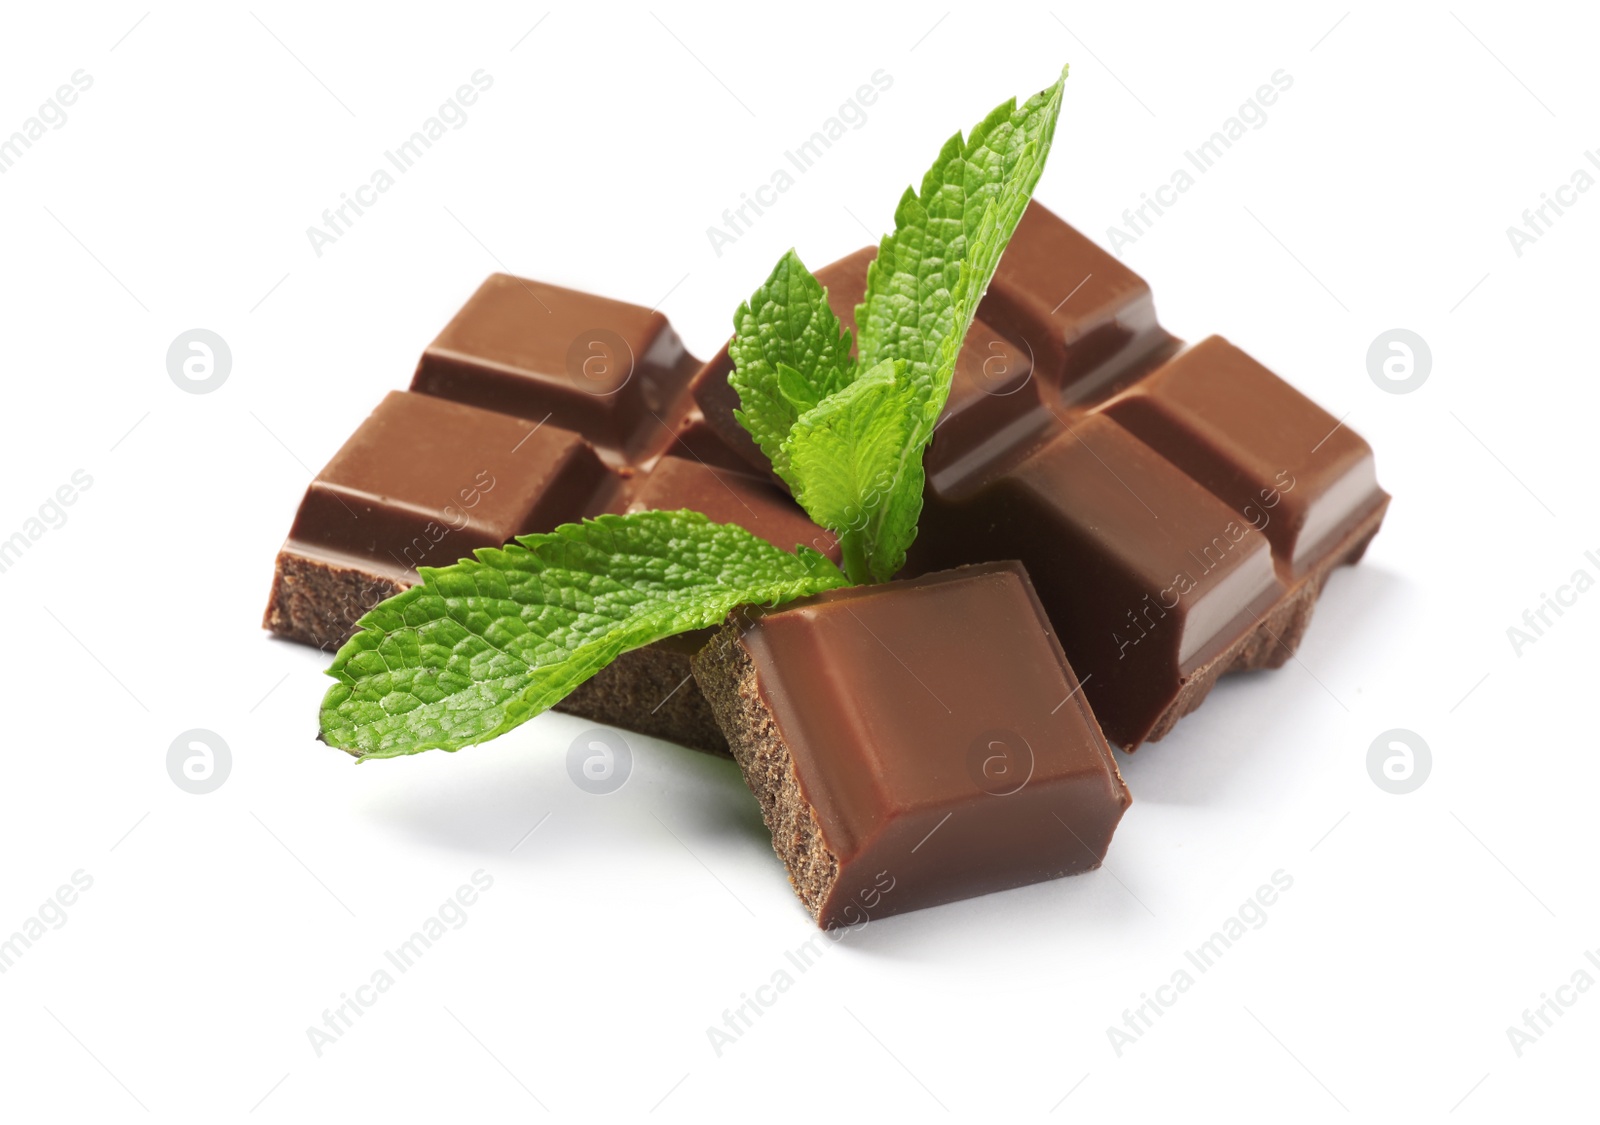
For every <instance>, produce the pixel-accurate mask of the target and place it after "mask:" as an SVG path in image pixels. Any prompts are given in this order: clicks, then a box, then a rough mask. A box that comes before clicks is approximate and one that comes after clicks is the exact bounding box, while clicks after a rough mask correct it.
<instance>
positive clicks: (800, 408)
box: [728, 250, 853, 487]
mask: <svg viewBox="0 0 1600 1125" xmlns="http://www.w3.org/2000/svg"><path fill="white" fill-rule="evenodd" d="M733 323H734V337H733V341H732V342H731V343H730V344H729V345H728V355H729V357H730V358H731V359H732V360H733V363H734V370H733V373H732V374H731V375H729V376H728V382H729V383H731V384H732V385H733V388H734V389H735V390H736V391H738V392H739V403H740V406H741V407H742V409H741V410H737V411H735V412H734V417H736V418H737V419H738V420H739V423H740V424H741V425H743V426H744V428H745V429H746V430H748V431H749V432H750V436H751V437H753V438H755V439H756V444H757V445H759V446H760V447H761V451H762V452H763V453H765V454H766V455H767V459H768V460H769V461H771V462H772V467H773V469H774V470H775V471H776V472H777V473H778V475H779V476H784V475H785V472H786V469H787V460H786V458H785V455H784V453H783V439H784V438H785V437H787V436H788V434H789V430H790V429H791V428H792V427H793V426H794V423H795V419H797V418H798V417H799V416H800V415H801V414H803V413H804V412H805V411H807V410H809V409H810V408H811V407H813V406H815V405H816V404H817V403H818V402H820V401H822V399H824V398H826V397H827V396H828V395H830V394H832V393H833V392H834V391H836V390H838V389H839V388H840V387H842V386H844V385H845V384H846V383H848V382H849V381H850V377H851V375H852V373H853V372H852V364H851V360H850V347H851V340H850V333H849V332H847V331H845V329H844V328H843V327H842V326H841V325H840V324H839V318H838V317H836V316H834V315H833V310H832V309H830V308H829V307H828V296H827V292H826V291H825V290H824V289H823V288H822V285H821V283H820V282H818V281H817V279H816V278H815V277H814V276H812V273H811V271H810V270H808V269H806V267H805V263H804V262H802V261H801V260H800V256H799V255H798V254H796V253H795V252H794V251H793V250H790V251H789V252H788V253H787V254H785V255H784V256H783V257H782V258H780V259H779V260H778V264H777V266H775V267H774V268H773V270H772V274H771V276H769V277H768V278H767V280H766V282H765V283H763V284H762V286H761V288H759V289H757V290H756V291H755V293H753V294H752V295H751V297H750V300H749V301H747V302H745V303H744V304H742V305H740V306H739V311H738V312H737V313H735V314H734V321H733ZM791 487H792V482H791Z"/></svg>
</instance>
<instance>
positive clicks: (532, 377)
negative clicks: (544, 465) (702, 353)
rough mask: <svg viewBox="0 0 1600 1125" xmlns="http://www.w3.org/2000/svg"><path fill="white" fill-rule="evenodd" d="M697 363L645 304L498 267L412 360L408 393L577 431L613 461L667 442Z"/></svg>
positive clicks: (647, 455) (645, 454)
mask: <svg viewBox="0 0 1600 1125" xmlns="http://www.w3.org/2000/svg"><path fill="white" fill-rule="evenodd" d="M699 367H700V363H699V361H698V360H696V359H695V358H694V357H693V356H691V355H690V354H689V353H688V352H686V351H685V350H684V348H683V342H682V341H681V340H679V339H678V334H677V333H676V332H674V331H673V330H672V326H671V325H670V324H668V323H667V318H666V317H664V316H662V315H661V314H660V313H658V312H653V311H651V310H650V309H645V308H640V307H639V306H638V305H629V304H625V303H623V302H621V301H612V300H608V299H606V298H604V297H595V296H591V295H590V294H587V293H579V292H575V291H574V290H571V289H563V288H561V287H560V286H556V285H545V284H543V283H541V282H537V281H527V280H525V279H523V278H518V277H511V276H509V275H507V274H503V273H497V274H495V275H493V276H492V277H490V278H489V280H487V281H485V282H484V283H483V284H482V285H481V286H479V287H478V291H477V292H476V293H474V294H473V295H472V298H471V299H470V300H469V301H468V302H467V303H466V305H465V306H463V307H462V309H461V311H460V312H458V313H457V314H456V315H455V319H453V320H452V321H451V322H450V323H449V324H448V325H447V326H446V327H445V330H444V331H443V332H441V333H439V337H438V339H436V340H434V342H433V343H432V344H430V345H428V349H427V351H425V352H423V353H422V361H421V362H420V363H419V364H418V365H417V373H416V376H415V377H414V378H413V379H412V381H411V389H412V390H414V391H420V392H422V393H424V394H430V395H438V396H439V397H441V398H448V399H454V400H456V401H457V402H466V403H471V404H472V405H474V406H481V407H484V408H486V409H489V410H497V411H500V412H501V413H504V414H513V415H516V416H517V417H520V418H529V419H532V420H533V421H535V422H540V421H549V422H550V423H552V424H554V425H556V426H560V427H563V428H565V429H569V430H574V431H576V432H578V433H581V434H582V435H583V436H584V437H585V438H587V439H588V440H589V441H590V442H591V443H592V444H593V445H594V446H595V447H596V449H597V450H599V452H600V453H601V455H602V456H603V457H604V458H605V459H606V460H607V461H609V462H611V463H614V464H622V463H638V462H648V461H650V460H651V459H653V458H654V457H656V456H659V455H660V453H661V451H662V450H664V449H665V448H666V447H667V446H668V445H669V444H671V442H672V440H673V437H674V431H673V430H672V428H671V423H670V421H669V419H668V415H669V413H670V412H671V411H672V409H673V407H674V405H675V404H676V403H677V401H678V400H679V398H680V397H681V392H682V390H683V389H684V387H685V385H686V384H687V382H688V380H689V377H690V376H691V375H693V374H694V372H695V371H696V370H697V369H698V368H699Z"/></svg>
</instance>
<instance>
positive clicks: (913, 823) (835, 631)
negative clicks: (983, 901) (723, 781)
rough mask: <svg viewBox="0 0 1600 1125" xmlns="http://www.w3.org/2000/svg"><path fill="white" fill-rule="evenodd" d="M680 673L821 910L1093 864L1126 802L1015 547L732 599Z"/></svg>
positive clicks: (1011, 881) (860, 910)
mask: <svg viewBox="0 0 1600 1125" xmlns="http://www.w3.org/2000/svg"><path fill="white" fill-rule="evenodd" d="M694 672H695V678H696V679H697V680H698V681H699V684H700V688H701V690H702V691H703V692H704V693H705V695H706V698H707V699H708V700H710V703H711V708H712V710H713V711H714V712H715V714H716V716H717V720H718V722H719V723H720V724H721V726H722V730H723V731H724V733H726V734H727V736H728V740H729V742H730V743H731V744H732V749H733V755H734V758H735V759H736V760H737V761H738V763H739V768H740V770H741V771H742V772H743V774H744V777H745V781H746V782H748V783H749V785H750V788H751V790H752V791H753V792H754V793H755V795H756V798H757V799H758V801H759V802H760V804H761V812H762V816H763V817H764V818H765V820H766V824H767V828H768V829H769V830H770V831H771V833H772V844H773V848H774V849H775V850H776V851H777V853H778V856H779V858H780V859H782V860H783V863H784V865H785V867H787V868H788V871H789V880H790V882H791V883H792V884H793V885H794V888H795V891H796V893H797V894H798V895H799V896H800V900H801V902H802V903H804V905H805V907H806V909H807V910H809V911H810V912H811V915H812V917H814V918H815V919H816V920H817V923H818V924H819V925H821V926H823V927H835V926H849V925H857V924H860V923H863V922H865V921H868V920H870V919H873V918H879V917H883V916H885V915H889V914H899V913H902V912H904V911H908V910H916V909H919V908H921V907H925V906H934V905H937V904H939V903H943V902H951V901H954V900H956V899H961V898H969V897H972V896H975V895H980V894H986V893H988V892H990V891H998V890H1005V889H1007V888H1010V887H1016V886H1022V885H1024V884H1026V883H1034V882H1038V881H1040V880H1044V879H1054V878H1057V877H1060V876H1063V875H1072V874H1076V873H1078V872H1080V871H1087V870H1089V869H1091V868H1094V867H1098V866H1100V863H1101V861H1102V860H1104V858H1105V854H1106V849H1107V847H1108V846H1109V845H1110V842H1111V835H1112V833H1113V831H1115V829H1116V826H1117V822H1118V821H1119V820H1121V818H1122V814H1123V812H1124V811H1125V810H1126V809H1127V807H1128V804H1129V800H1130V798H1129V796H1128V790H1127V787H1126V786H1125V785H1124V784H1123V782H1122V777H1121V775H1120V774H1119V773H1118V772H1117V766H1116V763H1115V762H1114V761H1113V760H1112V754H1111V748H1110V747H1109V746H1108V745H1107V743H1106V740H1105V738H1104V737H1103V736H1102V735H1101V732H1100V728H1099V727H1098V726H1097V725H1096V723H1095V719H1094V716H1093V714H1092V713H1091V712H1090V710H1089V708H1088V706H1087V705H1086V704H1085V702H1084V699H1083V693H1082V691H1081V690H1080V686H1081V685H1080V684H1079V682H1078V680H1077V678H1076V677H1075V676H1074V675H1073V671H1072V668H1071V667H1070V666H1069V665H1068V664H1067V659H1066V656H1065V655H1064V654H1063V653H1062V651H1061V645H1060V644H1059V643H1058V642H1057V640H1056V638H1055V636H1054V634H1053V633H1052V631H1051V627H1050V622H1049V619H1048V618H1047V617H1046V616H1045V612H1044V609H1043V607H1042V606H1041V605H1040V604H1039V599H1038V598H1037V597H1036V596H1035V595H1034V591H1033V586H1032V584H1031V583H1030V582H1029V581H1028V576H1027V574H1026V572H1025V571H1024V570H1023V569H1022V567H1021V566H1020V565H1019V564H1017V563H1014V562H1006V563H990V564H987V565H984V566H973V567H962V568H959V569H956V570H948V571H943V572H941V573H937V574H929V575H924V576H923V577H920V578H916V579H912V580H910V581H896V582H889V583H884V584H882V585H876V586H856V587H852V588H849V589H844V590H833V591H829V592H828V593H825V594H820V595H818V596H816V597H814V598H808V599H803V600H801V601H798V602H793V603H790V604H789V605H787V606H784V607H782V608H779V609H775V610H759V609H758V610H753V611H747V612H745V613H735V614H734V615H732V616H731V617H730V618H729V621H728V623H727V624H726V625H725V626H724V627H723V629H722V631H721V632H719V633H718V634H717V636H716V637H714V638H713V639H712V640H711V641H710V643H708V644H707V645H706V646H705V647H704V648H702V649H701V650H700V652H699V654H698V655H697V656H696V657H695V658H694Z"/></svg>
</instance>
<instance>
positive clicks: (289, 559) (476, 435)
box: [265, 391, 607, 649]
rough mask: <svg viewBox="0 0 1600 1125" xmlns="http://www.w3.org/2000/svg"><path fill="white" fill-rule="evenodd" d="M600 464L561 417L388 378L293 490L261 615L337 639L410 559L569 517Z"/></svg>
mask: <svg viewBox="0 0 1600 1125" xmlns="http://www.w3.org/2000/svg"><path fill="white" fill-rule="evenodd" d="M606 476H607V474H606V471H605V468H604V466H602V465H601V464H600V462H599V460H598V459H597V458H596V457H595V455H594V453H593V451H592V450H591V449H590V448H589V446H588V444H587V443H585V442H584V441H583V439H582V438H580V437H578V436H577V435H576V434H573V433H569V432H568V431H566V430H562V429H558V428H557V427H555V426H551V425H544V426H540V425H537V424H535V423H533V422H528V421H524V420H523V419H520V418H512V417H508V416H506V415H504V414H495V413H492V412H490V411H487V410H479V409H477V408H476V407H471V406H462V405H461V404H459V403H454V402H446V401H445V400H443V399H438V398H431V397H428V396H426V395H416V394H409V393H407V392H405V391H391V392H390V393H389V395H388V397H386V398H385V399H384V400H383V401H382V402H381V403H379V404H378V408H377V409H376V410H374V411H373V412H372V414H371V416H370V417H368V418H367V420H366V421H365V422H363V423H362V424H361V426H360V428H359V429H357V430H356V432H355V434H354V435H353V436H352V437H351V438H350V440H349V441H347V442H345V444H344V447H343V448H342V449H340V450H339V452H338V453H337V454H335V455H334V457H333V460H331V461H329V462H328V465H327V467H326V468H324V469H323V470H322V472H320V473H318V474H317V476H316V479H315V480H313V481H312V482H311V486H310V487H309V488H308V489H307V490H306V494H305V499H304V500H302V501H301V503H300V511H299V513H298V514H297V515H296V516H295V521H294V525H293V526H292V527H291V528H290V530H289V539H288V541H287V542H286V543H285V544H284V546H283V550H282V551H281V552H279V555H278V560H277V568H276V575H275V577H274V580H273V586H272V597H271V600H270V602H269V603H268V606H267V612H266V620H265V625H266V627H267V628H268V629H271V630H272V631H273V632H275V633H281V634H283V635H284V636H287V637H290V638H292V639H294V640H298V641H304V642H306V643H308V644H314V645H317V646H318V647H321V648H325V649H326V648H336V647H337V646H339V645H341V644H343V643H344V641H345V640H346V639H347V638H348V637H349V635H350V633H351V632H352V631H353V630H354V627H355V622H356V620H357V619H358V618H360V617H361V615H362V614H363V613H365V612H366V611H367V610H368V609H370V608H371V607H372V606H373V605H375V604H377V602H379V601H381V600H383V598H386V597H389V596H391V595H392V594H396V593H398V592H399V591H401V590H403V589H405V588H406V587H408V586H411V585H414V584H415V583H416V582H417V567H419V566H448V565H449V564H451V563H453V562H455V561H456V560H457V559H460V558H464V557H466V556H469V555H470V554H471V553H472V552H473V551H474V550H476V549H477V548H479V547H499V546H501V545H503V544H504V543H505V542H507V541H508V540H509V539H511V538H512V537H514V536H517V535H522V534H526V533H528V532H535V531H549V530H551V529H552V528H554V527H555V526H556V525H557V524H561V523H566V522H568V521H570V520H574V519H578V518H579V517H581V516H582V515H583V514H584V513H585V512H586V511H588V510H589V508H590V507H591V506H592V504H593V502H594V500H595V497H596V495H597V493H598V492H599V491H600V489H601V486H602V484H603V483H604V481H605V478H606Z"/></svg>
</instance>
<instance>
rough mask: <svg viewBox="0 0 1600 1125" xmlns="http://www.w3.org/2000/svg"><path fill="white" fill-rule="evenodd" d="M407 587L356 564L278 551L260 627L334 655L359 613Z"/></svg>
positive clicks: (345, 638)
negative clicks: (340, 563) (343, 564)
mask: <svg viewBox="0 0 1600 1125" xmlns="http://www.w3.org/2000/svg"><path fill="white" fill-rule="evenodd" d="M406 586H407V584H406V583H403V582H399V581H396V580H395V579H394V578H392V577H389V576H387V575H382V574H376V573H374V572H372V571H369V570H363V569H361V568H360V567H357V566H341V565H339V564H337V563H332V562H325V561H323V560H321V559H311V558H307V557H305V556H304V555H300V554H296V553H295V552H293V551H287V550H285V551H279V552H278V561H277V563H276V564H275V566H274V567H273V575H272V594H271V596H270V597H269V598H268V599H267V611H266V614H265V615H264V616H263V617H262V620H261V624H262V627H263V628H265V629H268V630H271V631H272V632H274V633H277V634H278V635H279V636H281V637H288V638H289V639H290V640H292V641H299V642H300V643H301V644H308V645H312V646H313V647H316V648H320V649H322V650H323V651H324V652H333V651H335V650H337V649H338V648H339V646H340V645H342V644H344V642H345V641H347V640H349V639H350V636H351V634H353V633H354V632H355V629H356V622H357V621H359V620H360V619H361V616H362V614H364V613H366V612H367V610H369V609H371V608H372V607H373V606H375V605H377V604H378V603H379V602H381V601H383V600H384V599H385V598H389V597H393V596H394V595H395V594H398V593H400V592H401V591H402V590H404V589H406Z"/></svg>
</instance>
